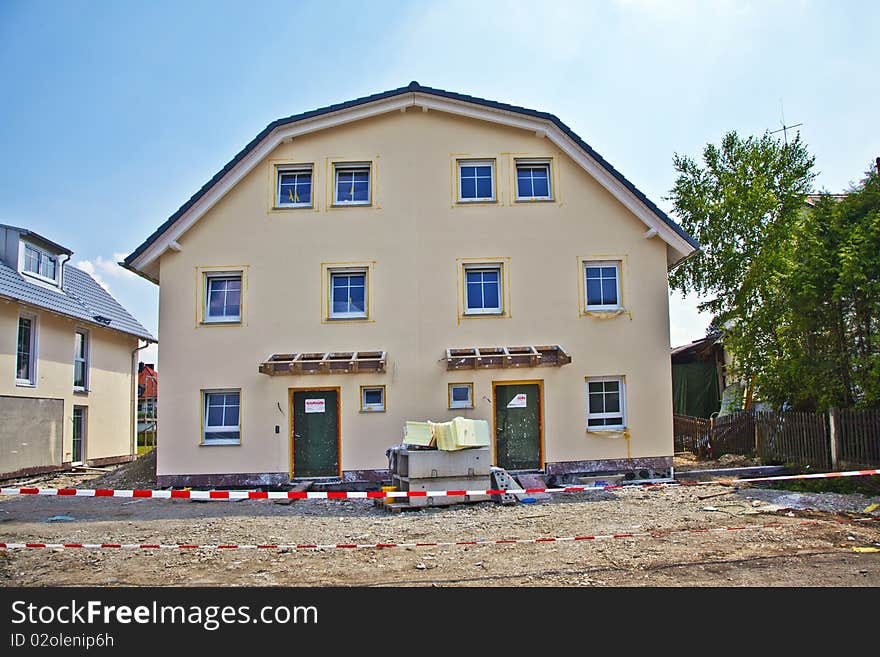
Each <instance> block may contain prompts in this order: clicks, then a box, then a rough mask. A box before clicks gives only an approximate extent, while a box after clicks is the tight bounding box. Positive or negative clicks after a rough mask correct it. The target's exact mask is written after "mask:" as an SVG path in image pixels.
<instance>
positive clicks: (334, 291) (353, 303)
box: [329, 269, 367, 319]
mask: <svg viewBox="0 0 880 657" xmlns="http://www.w3.org/2000/svg"><path fill="white" fill-rule="evenodd" d="M329 316H330V319H366V318H367V270H366V269H352V270H342V271H340V270H331V271H330V315H329Z"/></svg>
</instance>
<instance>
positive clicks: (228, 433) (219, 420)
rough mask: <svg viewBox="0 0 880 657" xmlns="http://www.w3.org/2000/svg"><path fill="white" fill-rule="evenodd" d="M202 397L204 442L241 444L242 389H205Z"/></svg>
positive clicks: (208, 443)
mask: <svg viewBox="0 0 880 657" xmlns="http://www.w3.org/2000/svg"><path fill="white" fill-rule="evenodd" d="M202 399H203V402H202V405H203V412H204V415H203V422H202V444H203V445H239V444H241V390H203V391H202Z"/></svg>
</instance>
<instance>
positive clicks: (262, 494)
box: [0, 469, 880, 500]
mask: <svg viewBox="0 0 880 657" xmlns="http://www.w3.org/2000/svg"><path fill="white" fill-rule="evenodd" d="M866 475H880V469H876V470H849V471H846V472H818V473H814V474H799V475H779V476H776V477H751V478H745V479H723V480H715V481H687V482H685V481H683V482H668V483H665V482H661V483H657V482H655V483H647V484H614V485H611V486H565V487H561V488H510V489H506V490H501V489H488V490H427V491H418V490H410V491H388V492H385V491H249V490H129V489H113V488H98V489H90V488H0V495H55V496H58V497H137V498H152V499H185V500H266V499H269V500H358V499H360V500H363V499H383V498H386V497H390V498H410V497H464V496H473V495H503V494H505V493H509V494H511V495H532V494H535V493H584V492H590V491H600V490H612V489H621V488H656V487H660V486H679V485H680V486H704V485H716V486H718V485H721V486H723V485H736V484H746V483H752V482H767V481H785V480H791V479H830V478H835V477H862V476H866Z"/></svg>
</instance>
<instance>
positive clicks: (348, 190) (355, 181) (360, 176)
mask: <svg viewBox="0 0 880 657" xmlns="http://www.w3.org/2000/svg"><path fill="white" fill-rule="evenodd" d="M334 169H335V173H334V181H333V190H334V191H333V204H334V205H370V165H369V164H337V165H335V166H334Z"/></svg>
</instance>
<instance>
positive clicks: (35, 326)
mask: <svg viewBox="0 0 880 657" xmlns="http://www.w3.org/2000/svg"><path fill="white" fill-rule="evenodd" d="M71 255H72V251H70V250H69V249H67V248H65V247H63V246H61V245H59V244H56V243H55V242H52V241H50V240H49V239H47V238H45V237H43V236H41V235H38V234H37V233H35V232H33V231H31V230H28V229H25V228H17V227H15V226H8V225H3V224H0V372H2V375H0V477H9V476H21V475H27V474H34V473H38V472H47V471H52V470H61V469H64V468H68V467H71V466H73V465H80V464H85V465H107V464H111V463H119V462H122V461H126V460H129V459H131V458H133V455H134V454H135V453H136V451H135V442H134V440H135V434H134V429H135V425H134V417H135V416H134V403H135V399H136V389H135V387H134V386H135V382H136V378H135V376H136V375H135V369H134V368H135V367H136V366H137V355H136V354H137V350H138V347H139V345H140V344H141V343H142V342H143V343H144V345H145V344H147V343H149V342H155V339H154V338H153V337H152V336H151V335H150V333H149V331H147V329H145V328H144V327H143V326H141V324H140V323H138V321H137V320H136V319H134V318H133V317H132V316H131V315H130V314H129V313H128V312H127V311H126V310H125V309H124V308H123V307H122V306H121V305H119V303H118V302H117V301H116V300H115V299H114V298H113V297H112V296H110V294H109V293H108V292H107V291H106V290H105V289H104V288H102V287H101V286H100V285H99V284H98V283H97V282H96V281H95V280H94V279H93V278H92V277H91V276H89V275H88V274H87V273H86V272H84V271H82V270H80V269H77V268H76V267H74V266H72V265H71V264H70V262H69V261H70V256H71Z"/></svg>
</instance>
